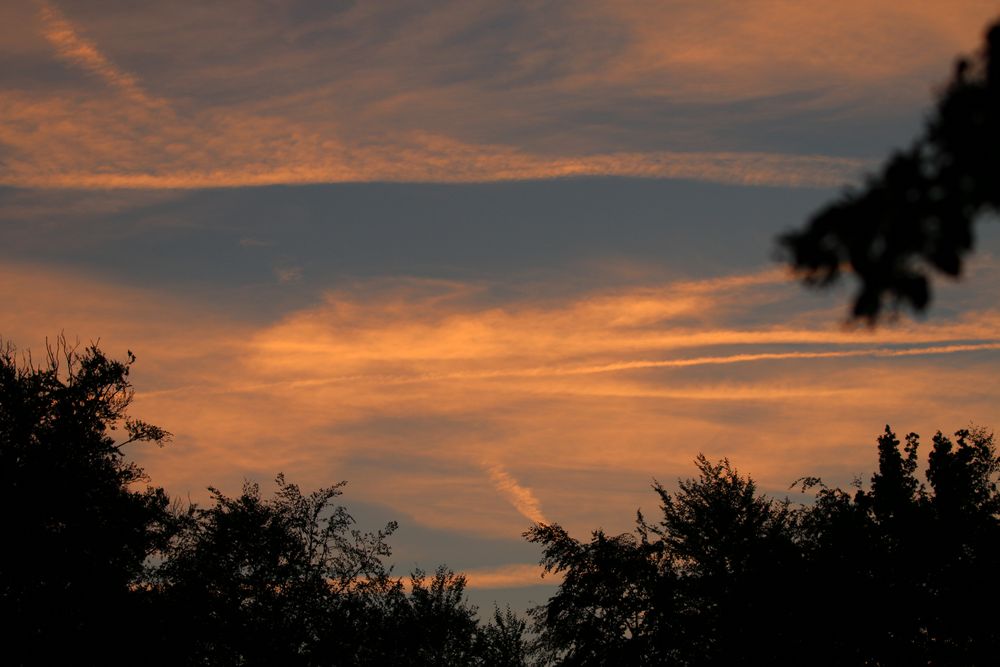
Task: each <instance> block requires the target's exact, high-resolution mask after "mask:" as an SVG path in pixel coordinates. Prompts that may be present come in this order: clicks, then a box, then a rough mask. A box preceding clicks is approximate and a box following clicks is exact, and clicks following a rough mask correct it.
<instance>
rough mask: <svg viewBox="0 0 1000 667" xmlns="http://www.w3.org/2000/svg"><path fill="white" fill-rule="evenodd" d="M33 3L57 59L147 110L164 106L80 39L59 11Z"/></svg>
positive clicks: (90, 44) (84, 40)
mask: <svg viewBox="0 0 1000 667" xmlns="http://www.w3.org/2000/svg"><path fill="white" fill-rule="evenodd" d="M36 3H37V4H38V7H39V14H40V16H41V18H42V21H43V24H44V29H43V35H44V36H45V39H47V40H48V41H49V43H51V44H52V46H53V47H54V48H55V51H56V54H57V55H58V56H59V57H60V58H62V59H63V60H65V61H67V62H69V63H70V64H73V65H77V66H79V67H82V68H83V69H85V70H86V71H88V72H90V73H92V74H95V75H97V76H98V77H100V78H101V79H103V80H104V81H105V82H106V83H108V84H109V85H111V86H112V87H113V88H116V89H118V90H119V91H121V92H122V93H123V94H124V95H125V97H126V98H128V99H129V100H130V101H132V102H137V103H139V104H141V105H143V106H147V107H158V106H162V105H163V104H164V102H163V100H158V99H154V98H151V97H150V96H149V95H148V94H147V93H146V92H145V91H144V90H143V89H142V86H140V85H139V81H138V80H137V79H136V78H135V77H134V76H133V75H131V74H129V73H128V72H125V71H123V70H121V69H120V68H118V67H116V66H115V65H114V63H112V62H111V61H110V60H108V59H107V57H105V56H104V54H103V53H101V52H100V51H99V50H98V49H97V46H96V45H95V44H94V43H93V42H91V41H90V40H87V39H85V38H83V37H81V36H80V35H79V34H78V33H77V31H76V29H75V28H74V27H73V26H72V24H70V22H69V21H67V20H66V17H65V16H63V14H62V12H60V11H59V10H58V9H56V8H55V7H53V6H52V5H51V4H50V3H48V2H45V0H36Z"/></svg>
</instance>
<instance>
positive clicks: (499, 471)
mask: <svg viewBox="0 0 1000 667" xmlns="http://www.w3.org/2000/svg"><path fill="white" fill-rule="evenodd" d="M483 466H484V467H485V468H486V472H488V473H489V475H490V480H491V481H492V482H493V486H495V487H496V490H497V491H498V492H499V493H500V494H501V495H502V496H504V497H505V498H507V500H508V501H509V502H510V504H511V505H513V506H514V509H516V510H517V511H518V512H520V513H521V516H523V517H524V518H526V519H527V520H528V521H531V522H532V523H549V521H548V520H547V519H546V518H545V515H544V514H542V509H541V503H539V502H538V498H536V497H535V494H534V493H532V491H531V489H529V488H527V487H525V486H521V485H520V484H519V483H518V482H517V480H516V479H514V478H513V477H511V475H510V473H509V472H507V470H506V469H505V468H504V467H503V466H502V465H500V464H499V463H484V464H483Z"/></svg>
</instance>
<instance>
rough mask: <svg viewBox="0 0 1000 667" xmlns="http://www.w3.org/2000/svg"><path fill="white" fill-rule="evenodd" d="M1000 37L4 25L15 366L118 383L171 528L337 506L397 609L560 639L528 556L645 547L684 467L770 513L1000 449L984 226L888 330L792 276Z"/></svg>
mask: <svg viewBox="0 0 1000 667" xmlns="http://www.w3.org/2000/svg"><path fill="white" fill-rule="evenodd" d="M997 15H1000V5H998V4H997V3H996V2H949V3H943V2H915V1H914V2H882V3H876V2H870V1H864V2H862V1H855V0H844V1H842V2H838V3H830V2H820V1H818V0H817V1H813V0H809V1H805V0H796V1H788V2H779V1H763V0H761V1H756V0H744V1H741V2H728V3H721V2H718V3H705V2H686V1H685V2H642V1H639V0H618V1H616V2H613V3H612V2H592V1H590V0H579V1H577V2H544V1H531V2H529V1H511V2H475V1H469V0H463V1H457V0H455V1H450V0H440V1H432V0H428V1H425V2H405V3H395V2H394V3H385V2H367V3H362V2H319V1H311V2H306V1H304V0H287V1H277V0H271V1H260V2H255V3H231V2H207V1H206V0H199V1H198V2H188V1H187V0H176V1H173V2H159V3H134V2H125V1H124V0H87V2H75V3H69V2H55V1H48V2H46V1H43V0H38V1H32V0H6V1H5V2H4V3H3V4H2V6H0V240H2V242H0V281H2V283H0V284H2V285H3V286H4V291H3V294H4V299H5V301H6V303H5V306H4V307H3V309H2V310H0V337H2V338H3V340H4V341H10V342H12V343H14V344H16V345H17V346H18V347H19V348H22V349H27V348H30V349H32V350H39V349H43V348H44V345H45V340H46V337H48V338H49V339H50V340H51V339H52V338H53V337H54V336H56V335H58V334H59V333H60V332H65V334H66V335H67V337H69V338H70V339H73V340H76V339H79V340H80V341H81V342H83V343H84V344H86V343H89V342H90V341H97V340H99V341H100V344H101V347H102V348H103V349H104V350H105V351H106V352H108V353H109V354H110V355H112V356H115V357H118V358H124V356H125V354H126V351H127V350H132V351H133V352H134V353H135V354H136V356H137V357H138V362H137V364H136V366H135V368H134V371H133V380H134V383H135V387H136V399H135V403H134V409H133V413H134V414H135V415H136V416H138V417H141V418H143V419H146V420H148V421H151V422H153V423H155V424H158V425H160V426H162V427H164V428H166V429H167V430H169V431H171V432H173V434H174V439H173V441H172V442H171V443H170V444H169V445H168V446H167V447H166V448H164V449H149V450H143V449H136V450H135V451H134V456H135V457H136V459H137V460H138V461H139V462H140V463H141V464H142V465H143V466H144V467H145V468H146V469H147V471H148V472H149V473H150V475H151V476H152V480H153V482H154V483H156V484H158V485H162V486H164V487H165V488H166V489H167V490H168V492H169V493H171V494H172V495H173V496H176V497H178V498H181V499H184V500H186V499H188V498H190V499H191V500H193V501H196V502H203V501H205V500H206V499H207V497H208V494H207V492H206V488H205V487H207V486H208V485H210V484H211V485H215V486H218V487H220V488H222V489H223V490H225V491H227V492H237V491H238V490H239V488H240V485H241V483H242V480H243V479H245V478H246V479H253V480H257V481H260V482H262V486H263V487H264V488H265V489H266V488H269V487H268V481H269V480H270V479H272V478H273V477H274V475H275V474H276V473H278V472H281V471H283V472H284V473H285V474H286V476H287V477H288V478H289V479H290V480H291V481H294V482H297V483H299V484H301V485H302V486H304V487H307V488H313V487H316V486H319V485H327V484H332V483H335V482H337V481H340V480H342V479H346V480H348V482H349V483H348V486H347V487H346V493H345V495H344V497H343V499H342V500H343V501H344V503H345V504H346V505H347V506H348V508H349V509H350V510H351V511H352V513H353V514H354V515H355V516H356V518H358V520H359V523H360V524H361V525H362V527H366V528H372V529H373V528H376V527H378V526H379V524H380V523H384V522H385V521H388V520H390V519H395V520H398V521H399V522H400V524H401V528H400V531H399V533H398V534H397V535H396V536H395V539H393V540H392V543H393V544H394V546H395V556H394V559H393V560H394V561H395V562H396V564H397V572H399V573H401V574H402V573H405V572H407V571H409V570H410V569H411V568H412V567H414V566H421V567H424V568H426V569H431V568H433V567H434V566H435V565H436V564H437V563H440V562H446V563H447V564H448V565H449V566H451V567H453V568H455V569H457V570H461V571H464V572H466V573H467V574H468V575H469V581H470V586H471V587H472V588H473V589H474V590H473V599H474V600H475V601H476V602H478V603H480V604H481V605H483V606H488V605H490V604H491V602H492V600H494V599H497V600H500V601H501V602H505V601H509V602H511V603H512V604H513V605H515V606H517V607H523V606H524V605H526V604H527V603H528V601H529V600H534V601H535V602H541V601H544V599H545V598H546V597H547V595H548V594H549V593H550V591H551V580H550V579H546V580H545V581H544V582H542V580H540V579H539V569H538V567H537V562H538V558H539V551H538V549H537V548H535V547H534V546H533V545H529V544H526V543H525V542H524V540H523V539H522V538H521V533H522V532H523V531H524V530H525V529H526V528H527V527H528V526H530V524H531V522H533V521H545V522H558V523H560V524H562V525H564V526H566V527H567V528H568V529H569V530H570V531H571V533H573V534H575V535H576V536H578V537H581V538H586V537H587V535H588V533H589V531H590V530H592V529H594V528H597V527H604V528H605V529H607V530H609V531H612V532H621V531H625V530H629V529H630V528H631V527H632V525H633V521H634V517H635V511H636V509H638V508H640V507H641V508H642V509H643V510H644V512H646V513H647V514H651V515H655V510H656V502H655V501H656V497H655V495H654V494H653V493H652V492H651V491H650V489H649V485H650V483H652V481H653V480H654V479H657V480H660V481H661V482H663V483H664V485H666V486H667V487H671V488H672V487H674V486H675V485H676V481H677V479H678V477H686V476H689V475H691V474H693V471H694V467H693V465H692V460H693V459H694V457H695V456H696V455H697V454H698V453H699V452H703V453H705V454H706V455H707V456H709V457H710V458H717V457H723V456H727V457H729V458H730V460H731V461H732V462H733V463H734V464H735V466H736V467H737V468H738V469H739V470H740V471H742V472H746V473H749V474H751V475H752V476H753V477H754V478H755V479H756V480H757V481H758V483H759V485H760V487H761V488H762V489H763V490H764V491H766V492H768V493H771V494H775V495H779V496H784V495H786V493H789V491H788V489H789V485H790V484H791V483H792V482H793V480H795V479H796V478H799V477H802V476H804V475H817V474H818V475H822V476H824V477H825V478H826V479H827V481H829V482H831V483H834V484H847V483H850V481H851V480H852V479H853V478H854V477H855V476H857V475H860V474H863V473H866V472H868V471H870V470H871V469H872V466H873V465H874V462H875V457H874V452H875V449H874V442H875V437H876V436H877V435H878V434H879V433H880V432H881V431H882V429H883V428H884V426H885V424H886V423H890V424H892V425H893V427H895V428H896V429H897V430H898V431H899V432H900V433H906V432H909V431H917V432H918V433H920V434H922V435H923V436H925V439H927V440H929V438H930V436H931V435H933V433H934V432H935V431H936V430H938V429H940V430H943V431H945V432H953V431H955V430H957V429H959V428H963V427H966V426H968V425H969V424H970V423H975V424H978V425H982V426H987V427H995V426H997V425H1000V418H998V417H1000V410H998V405H1000V401H998V399H1000V374H998V373H997V372H996V371H997V363H998V362H1000V233H998V231H997V230H995V229H994V227H995V225H992V224H983V225H981V226H980V227H979V228H978V230H979V238H978V248H977V252H976V254H975V256H974V259H973V261H972V263H971V265H970V267H969V271H968V273H967V275H966V276H965V277H964V278H963V280H962V281H961V282H959V283H957V284H947V283H938V284H937V285H936V294H935V296H936V300H935V303H934V306H933V309H932V311H931V312H930V313H929V314H928V316H927V317H923V318H919V319H916V320H913V319H909V318H901V319H900V320H899V321H898V322H896V323H892V324H888V325H884V326H880V327H878V328H877V329H875V330H869V329H865V328H857V327H854V328H850V327H846V326H845V324H844V322H845V318H846V314H847V299H848V296H849V294H850V291H851V288H852V287H853V285H851V284H847V285H845V286H844V287H843V288H841V289H839V290H834V291H831V292H826V293H816V292H809V291H806V290H805V289H804V288H802V287H800V286H799V285H798V284H796V283H795V282H793V281H792V280H791V279H790V277H789V275H788V273H787V272H786V271H785V269H784V268H783V267H782V266H781V265H780V264H777V263H775V261H774V259H775V237H776V236H777V235H778V234H780V233H781V232H783V231H787V230H789V229H792V228H794V227H797V226H800V225H802V224H803V223H804V222H805V220H807V219H808V217H809V215H810V214H811V213H812V212H813V211H815V210H816V209H817V208H818V207H820V206H821V205H823V203H824V202H827V201H830V200H831V199H832V198H833V197H835V196H836V195H837V193H838V192H840V191H841V190H842V189H843V188H844V187H845V186H847V185H850V184H860V183H862V182H863V175H864V173H865V172H866V171H871V170H873V169H875V168H876V167H877V166H878V164H879V163H880V161H881V159H882V158H883V157H884V156H885V155H887V153H888V152H889V151H890V150H891V149H892V148H893V147H901V146H904V145H906V144H907V143H908V142H909V140H910V139H911V138H912V137H914V136H915V135H916V133H917V132H918V131H919V129H920V126H921V123H922V120H923V118H924V116H925V114H926V113H927V111H928V109H929V108H930V105H931V103H932V100H933V96H934V93H935V91H937V90H939V89H940V86H941V85H942V84H943V83H944V82H945V81H946V80H947V79H948V77H949V75H950V71H951V68H952V65H953V62H954V59H955V57H956V56H957V55H958V54H960V53H969V52H972V51H974V50H975V49H976V48H977V47H978V45H979V43H980V42H981V36H982V33H983V30H984V28H985V26H986V25H987V23H988V22H989V21H990V20H991V19H993V18H994V17H995V16H997ZM542 583H544V584H545V585H540V584H542ZM485 611H488V608H487V609H485Z"/></svg>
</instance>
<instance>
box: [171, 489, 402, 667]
mask: <svg viewBox="0 0 1000 667" xmlns="http://www.w3.org/2000/svg"><path fill="white" fill-rule="evenodd" d="M276 482H277V486H278V489H277V492H276V494H275V496H274V498H272V499H264V498H262V497H261V495H260V489H259V487H258V486H257V485H256V484H252V483H247V484H245V485H244V487H243V492H242V493H241V494H240V495H239V496H237V497H235V498H230V497H228V496H226V495H225V494H223V493H222V492H221V491H219V490H217V489H212V490H211V491H212V499H213V505H212V506H210V507H208V508H204V509H202V508H199V507H192V508H191V509H190V510H189V511H188V513H187V515H186V516H185V517H184V518H183V520H182V522H181V526H182V527H181V530H180V531H179V533H178V535H177V538H176V540H175V543H174V544H173V545H172V548H171V549H170V551H169V553H168V555H167V558H166V560H165V562H164V563H163V565H162V566H161V567H160V568H159V570H158V572H157V585H158V588H159V590H160V592H161V595H162V597H163V600H164V603H165V605H166V608H168V609H170V610H171V612H172V615H173V617H174V618H176V619H183V621H182V623H183V630H181V629H180V628H178V631H177V632H170V633H167V643H168V646H166V647H165V650H174V651H176V652H178V654H179V655H178V661H179V662H182V663H184V662H185V661H187V662H189V663H192V664H193V663H199V664H213V665H226V664H233V665H237V664H238V665H255V664H256V665H274V664H283V665H295V664H308V661H309V658H310V656H311V655H312V654H313V653H314V652H315V651H316V647H317V646H318V645H320V643H321V642H325V643H328V644H329V643H331V642H334V638H333V637H331V636H330V635H331V633H333V634H343V633H344V632H347V633H350V631H351V630H352V628H351V627H350V624H349V623H346V622H345V621H346V620H347V618H346V617H347V616H348V615H349V614H348V611H349V609H350V607H351V605H352V603H353V606H354V607H359V606H363V605H362V603H361V602H360V601H357V600H354V599H353V598H361V597H363V596H365V595H367V594H368V593H369V592H370V591H371V589H372V588H375V587H379V586H384V585H385V581H386V579H387V577H388V572H387V570H386V567H385V565H384V564H383V562H382V559H383V558H384V557H387V556H388V555H389V554H390V551H389V547H388V545H387V544H386V542H385V538H386V537H387V536H388V535H390V534H391V533H392V531H393V530H394V529H395V524H391V523H390V524H389V525H387V526H386V527H385V528H384V529H383V530H381V531H378V532H376V533H362V532H360V531H358V530H357V529H355V528H354V520H353V518H352V517H351V516H350V515H349V514H348V513H347V510H346V509H345V508H343V507H341V506H335V505H333V500H334V499H335V498H336V497H337V496H339V495H340V493H341V491H340V489H341V487H342V485H343V484H338V485H335V486H332V487H328V488H323V489H319V490H317V491H314V492H312V493H311V494H308V495H303V493H302V492H301V491H300V489H299V487H298V486H296V485H294V484H290V483H287V482H286V481H285V479H284V477H283V476H281V475H279V476H278V478H277V480H276ZM177 635H180V636H183V638H184V641H183V642H177V641H176V639H174V637H176V636H177ZM334 643H335V642H334Z"/></svg>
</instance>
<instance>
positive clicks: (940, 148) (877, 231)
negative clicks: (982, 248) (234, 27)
mask: <svg viewBox="0 0 1000 667" xmlns="http://www.w3.org/2000/svg"><path fill="white" fill-rule="evenodd" d="M998 210H1000V23H997V24H995V25H993V26H992V27H991V28H989V30H988V32H987V35H986V44H985V45H984V47H983V49H982V51H981V52H980V53H979V54H977V55H976V56H975V57H974V58H971V59H962V60H960V61H959V62H958V64H957V65H956V67H955V73H954V76H953V78H952V80H951V82H950V83H949V84H948V85H947V87H946V88H945V90H944V91H943V93H942V94H941V96H940V99H939V100H938V104H937V107H936V108H935V110H934V112H933V114H932V115H931V116H930V118H929V119H928V121H927V123H926V126H925V129H924V133H923V134H922V135H921V136H920V137H919V138H918V139H916V140H915V141H914V143H913V144H912V145H911V146H910V147H909V148H908V149H905V150H901V151H898V152H897V153H895V154H894V155H892V156H891V157H890V158H889V160H888V162H887V163H886V164H885V166H884V167H883V168H882V171H881V172H879V173H878V174H876V175H874V176H871V177H870V178H869V179H868V182H867V184H866V186H865V187H864V188H862V189H860V190H850V191H848V192H847V193H846V194H844V195H843V196H842V197H841V198H840V199H839V200H838V201H835V202H833V203H832V204H830V205H828V206H827V207H826V208H824V209H822V210H820V211H819V212H818V213H817V214H816V215H815V216H814V217H813V218H812V220H810V222H809V224H808V225H807V226H806V227H805V228H804V229H802V230H799V231H796V232H791V233H789V234H786V235H784V236H783V237H781V239H780V246H781V248H782V249H783V251H784V253H785V254H787V256H788V258H789V262H790V264H791V265H792V267H793V268H794V269H795V270H796V271H797V272H798V273H799V274H800V275H801V276H802V277H803V279H804V280H805V282H806V283H807V284H810V285H820V286H822V285H829V284H831V283H833V282H836V281H837V280H838V278H839V277H840V275H841V273H842V272H843V271H844V270H849V271H850V272H852V273H854V274H855V275H857V276H858V278H859V280H860V282H861V288H860V290H859V292H858V293H857V295H856V297H855V299H854V305H853V311H852V313H853V317H855V318H861V319H866V320H868V321H869V322H874V321H876V320H877V318H878V317H879V315H880V314H881V313H882V312H883V309H885V308H886V307H888V308H890V309H891V310H893V311H895V310H898V308H899V307H900V306H909V307H911V308H913V309H914V310H916V311H922V310H924V309H925V308H926V307H927V305H928V303H929V302H930V298H931V289H930V282H929V279H928V275H929V274H930V273H935V272H936V273H941V274H944V275H946V276H951V277H956V276H958V275H960V274H961V272H962V267H963V261H964V259H965V256H966V255H967V254H968V253H969V252H970V251H971V249H972V247H973V245H974V234H973V229H972V224H973V222H974V221H976V220H977V219H979V218H980V217H982V215H983V214H985V213H989V212H993V213H995V212H997V211H998Z"/></svg>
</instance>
